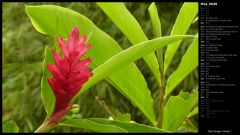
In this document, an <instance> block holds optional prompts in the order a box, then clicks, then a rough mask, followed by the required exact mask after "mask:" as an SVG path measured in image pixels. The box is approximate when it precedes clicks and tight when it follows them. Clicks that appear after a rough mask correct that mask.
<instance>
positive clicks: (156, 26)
mask: <svg viewBox="0 0 240 135" xmlns="http://www.w3.org/2000/svg"><path fill="white" fill-rule="evenodd" d="M148 12H149V14H150V18H151V21H152V25H153V34H154V36H155V37H161V36H162V30H161V21H160V19H159V17H158V11H157V7H156V4H155V2H153V3H152V4H151V5H150V6H149V8H148Z"/></svg>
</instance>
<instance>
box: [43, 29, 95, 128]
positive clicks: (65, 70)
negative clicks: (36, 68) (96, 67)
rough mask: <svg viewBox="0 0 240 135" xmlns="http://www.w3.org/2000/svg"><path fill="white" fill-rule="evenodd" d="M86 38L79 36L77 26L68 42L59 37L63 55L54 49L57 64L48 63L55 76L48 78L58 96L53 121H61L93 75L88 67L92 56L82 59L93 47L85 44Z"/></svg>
mask: <svg viewBox="0 0 240 135" xmlns="http://www.w3.org/2000/svg"><path fill="white" fill-rule="evenodd" d="M86 38H87V37H86V35H83V36H82V37H81V38H80V37H79V30H78V28H77V26H75V27H74V28H73V30H72V31H71V33H70V35H69V38H68V39H67V42H65V41H64V40H63V38H62V37H59V38H58V44H59V47H60V48H61V50H62V52H63V57H61V56H60V55H59V54H58V53H57V52H56V51H54V50H53V51H52V53H53V58H54V63H55V64H47V68H48V70H49V71H50V73H51V74H52V76H53V78H47V80H48V83H49V85H50V86H51V88H52V90H53V92H54V95H55V97H56V104H55V108H54V112H53V114H52V116H51V119H50V121H51V122H55V123H57V122H59V121H60V119H61V118H62V117H63V116H64V115H65V114H66V113H67V112H68V111H69V110H70V109H71V107H72V105H71V104H70V101H71V99H72V98H73V97H74V96H75V95H76V94H77V93H78V91H79V90H80V89H81V87H82V85H83V84H84V83H85V82H86V81H87V80H88V79H89V77H91V76H92V75H93V73H92V72H91V71H90V69H89V67H88V64H89V63H90V62H91V58H90V57H88V58H86V59H84V60H80V58H81V57H82V56H83V55H84V54H85V53H86V51H87V50H88V49H89V48H90V47H91V45H85V41H86Z"/></svg>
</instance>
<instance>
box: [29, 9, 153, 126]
mask: <svg viewBox="0 0 240 135" xmlns="http://www.w3.org/2000/svg"><path fill="white" fill-rule="evenodd" d="M26 12H27V14H28V16H29V17H30V19H31V22H32V24H33V25H34V27H35V28H36V29H37V31H39V32H40V33H43V34H47V35H50V36H51V37H52V38H53V39H55V48H57V43H56V37H57V36H62V37H64V38H67V37H68V35H69V33H70V31H71V30H72V28H73V26H75V25H77V26H78V28H79V29H80V32H81V33H86V34H88V35H89V34H90V33H92V34H91V37H90V38H89V39H88V42H89V43H91V44H92V47H91V49H90V50H89V51H88V52H87V54H86V56H89V57H91V58H92V59H93V61H92V63H91V64H90V68H91V69H94V68H96V67H97V66H98V65H101V64H102V63H103V62H105V61H106V60H108V59H109V58H111V57H112V56H113V55H115V54H117V53H119V52H121V51H122V49H121V47H120V46H119V45H118V43H117V42H116V41H115V40H113V39H112V38H111V37H110V36H109V35H107V34H106V33H104V32H103V31H102V30H100V29H99V28H98V27H97V26H95V25H94V24H93V23H92V21H90V20H89V19H88V18H86V17H85V16H83V15H81V14H79V13H77V12H75V11H72V10H69V9H66V8H62V7H59V6H53V5H42V6H26ZM94 76H95V75H94ZM106 80H107V81H108V82H109V83H110V84H112V85H113V86H114V87H116V88H117V89H118V90H119V91H120V92H121V93H122V94H123V95H124V96H126V97H127V98H128V99H130V100H131V101H132V103H133V104H134V105H136V106H137V107H138V108H139V109H140V110H141V111H142V112H143V113H144V114H145V115H146V116H147V118H148V119H149V120H150V121H151V122H152V124H153V125H155V124H156V120H155V113H154V109H153V99H152V97H151V93H150V90H149V89H148V86H147V83H146V81H145V79H144V77H143V75H142V74H141V72H140V71H139V70H138V68H137V67H136V65H135V64H129V65H126V66H124V67H123V68H121V69H119V70H118V71H116V72H114V73H112V74H110V75H109V76H108V77H107V78H106ZM129 80H130V81H129ZM49 96H52V95H49ZM48 98H50V97H48ZM51 98H52V97H51ZM49 102H50V101H49Z"/></svg>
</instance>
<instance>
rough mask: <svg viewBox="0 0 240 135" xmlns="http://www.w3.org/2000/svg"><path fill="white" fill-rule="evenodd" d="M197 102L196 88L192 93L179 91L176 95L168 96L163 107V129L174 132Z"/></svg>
mask: <svg viewBox="0 0 240 135" xmlns="http://www.w3.org/2000/svg"><path fill="white" fill-rule="evenodd" d="M183 95H184V96H183ZM197 102H198V92H197V90H194V91H193V93H192V94H190V93H187V92H182V91H181V93H180V94H179V95H178V96H172V97H170V99H169V100H168V102H167V104H166V106H165V108H164V119H163V129H165V130H168V131H172V132H175V131H176V130H177V129H178V128H179V127H180V126H181V124H182V123H183V121H184V120H185V118H186V117H187V115H188V114H189V112H190V111H191V109H192V108H193V106H194V105H195V104H196V103H197ZM174 110H177V113H176V111H174Z"/></svg>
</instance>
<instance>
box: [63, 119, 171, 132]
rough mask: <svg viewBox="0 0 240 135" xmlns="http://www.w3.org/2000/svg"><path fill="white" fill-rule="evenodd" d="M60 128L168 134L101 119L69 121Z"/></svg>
mask: <svg viewBox="0 0 240 135" xmlns="http://www.w3.org/2000/svg"><path fill="white" fill-rule="evenodd" d="M92 123H94V124H95V125H94V126H95V127H94V126H93V124H92ZM60 126H71V127H78V128H83V129H88V130H91V131H95V132H129V133H136V132H137V133H140V132H145V133H152V132H158V133H164V132H168V131H165V130H162V129H159V128H155V127H150V126H147V125H143V124H138V123H129V122H123V121H117V120H108V119H103V118H88V119H70V120H66V121H63V122H62V123H60ZM105 127H106V128H105ZM116 129H117V130H116ZM115 130H116V131H115Z"/></svg>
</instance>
